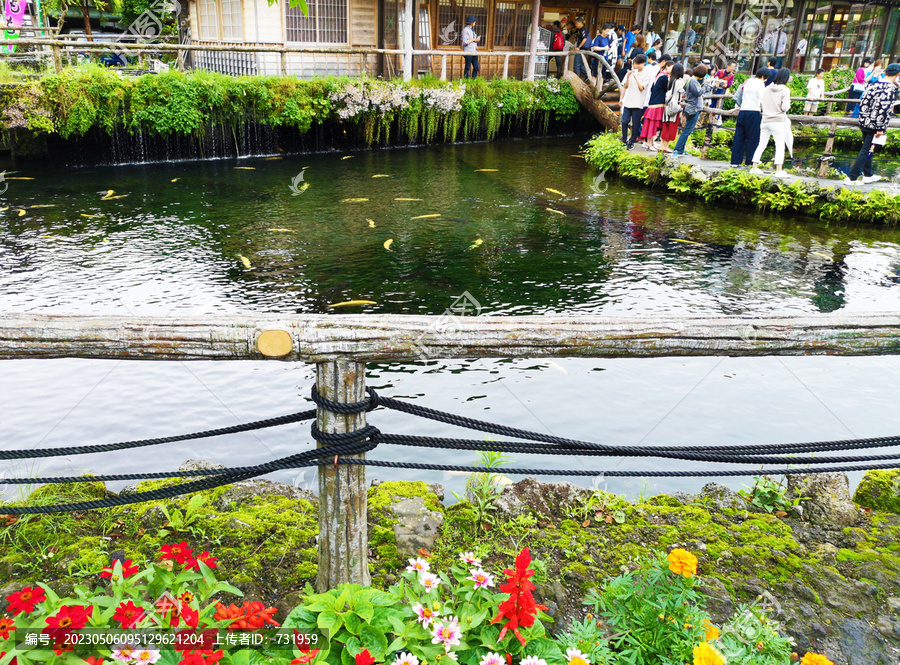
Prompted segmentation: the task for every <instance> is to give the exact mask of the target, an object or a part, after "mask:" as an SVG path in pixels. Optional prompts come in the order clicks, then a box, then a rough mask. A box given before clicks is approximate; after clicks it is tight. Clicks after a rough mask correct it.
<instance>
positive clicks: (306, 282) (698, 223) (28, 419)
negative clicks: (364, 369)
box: [0, 138, 900, 497]
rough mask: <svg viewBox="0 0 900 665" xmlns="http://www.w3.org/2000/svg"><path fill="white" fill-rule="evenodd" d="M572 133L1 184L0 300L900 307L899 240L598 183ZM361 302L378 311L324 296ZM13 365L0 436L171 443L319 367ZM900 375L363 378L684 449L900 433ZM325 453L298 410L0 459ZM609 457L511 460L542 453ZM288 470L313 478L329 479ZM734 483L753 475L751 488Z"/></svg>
mask: <svg viewBox="0 0 900 665" xmlns="http://www.w3.org/2000/svg"><path fill="white" fill-rule="evenodd" d="M579 147H580V139H574V138H573V139H568V138H567V139H559V140H552V141H551V140H541V141H536V140H535V141H495V142H491V143H485V144H470V145H457V146H445V147H430V148H419V149H409V150H400V149H398V150H374V151H368V152H358V153H348V154H325V155H305V156H282V157H280V158H276V159H272V158H265V157H259V158H248V159H242V160H229V161H207V162H181V163H167V164H152V165H133V166H113V167H98V168H93V169H84V170H58V171H55V170H53V169H52V168H41V169H29V168H22V169H21V170H19V172H17V173H11V172H10V170H7V175H8V176H12V177H15V178H33V179H31V180H21V179H11V180H8V184H9V187H8V190H7V191H6V193H5V194H4V195H3V196H2V197H0V199H2V201H3V202H2V204H0V207H5V206H9V209H7V210H5V211H3V212H0V220H2V225H0V311H3V312H29V313H34V314H121V315H126V314H133V315H140V316H177V315H188V314H190V315H196V314H203V313H226V312H282V313H295V312H296V313H329V314H331V315H333V316H340V315H341V314H342V313H343V312H386V313H411V314H441V313H442V312H443V311H444V310H445V309H446V308H447V307H448V306H449V305H450V304H451V303H452V302H453V300H454V298H456V297H457V296H458V295H459V294H461V293H462V292H464V291H467V292H469V293H470V294H471V295H472V297H474V298H475V299H476V300H477V301H478V303H479V304H480V305H481V307H482V313H484V314H497V315H524V314H557V315H570V316H573V317H577V316H579V315H582V314H609V315H632V314H633V315H648V314H678V315H685V314H698V315H723V314H746V315H764V314H802V313H809V312H830V311H836V310H843V311H847V312H854V311H887V310H898V309H900V288H898V281H900V231H897V230H895V229H885V228H871V227H859V226H854V227H841V226H836V225H830V226H829V225H824V224H820V223H817V222H815V221H811V220H797V219H790V218H784V217H775V216H766V215H760V214H757V213H754V212H749V211H741V210H718V209H714V208H710V207H706V206H703V205H700V204H697V203H695V202H684V201H680V200H678V199H677V198H673V197H669V196H666V195H665V194H663V193H658V192H649V193H648V192H646V191H642V190H640V189H638V188H635V187H632V186H629V185H626V184H620V183H615V182H607V181H606V180H605V179H604V178H602V177H600V176H601V174H599V173H597V172H596V171H595V170H593V169H591V168H589V167H586V165H585V163H584V161H583V160H582V159H580V158H579V157H577V153H578V150H579ZM346 157H349V159H348V158H346ZM0 168H2V165H0ZM9 168H10V169H12V167H9ZM301 174H302V178H300V177H299V176H300V175H301ZM373 176H384V177H373ZM305 184H308V185H309V186H308V188H304V185H305ZM109 190H113V193H112V194H108V192H109ZM549 190H557V192H560V193H554V192H552V191H549ZM105 195H108V197H107V198H106V199H105V200H104V198H103V197H104V196H105ZM116 197H121V198H116ZM361 199H365V200H361ZM401 199H412V200H401ZM20 209H22V210H24V211H25V213H24V214H22V215H20V214H19V212H18V210H20ZM388 240H391V241H392V242H391V243H389V244H388V247H387V248H386V247H385V243H386V242H387V241H388ZM354 299H366V300H372V301H375V303H376V304H374V305H367V306H362V307H354V308H339V309H330V308H329V307H328V305H329V304H333V303H337V302H342V301H347V300H354ZM0 369H2V377H3V378H2V380H0V405H2V407H0V447H2V448H7V449H10V448H30V447H57V446H64V445H70V444H72V445H74V444H84V443H100V442H110V441H116V440H123V439H134V438H144V437H151V436H165V435H169V434H174V433H180V432H184V431H193V430H197V429H205V428H208V427H218V426H224V425H229V424H233V423H237V422H246V421H249V420H255V419H259V418H263V417H268V416H273V415H278V414H283V413H289V412H293V411H296V410H300V409H302V408H307V405H308V404H309V401H308V399H307V396H308V393H309V388H310V385H311V383H312V379H313V376H314V371H313V368H312V366H309V365H304V364H299V363H297V364H289V363H280V362H193V363H183V362H132V361H96V360H81V359H69V360H11V361H3V362H2V364H0ZM898 377H900V359H897V358H893V357H876V358H831V357H808V358H794V357H792V358H753V359H748V358H745V359H733V358H690V359H685V358H661V359H654V360H636V359H635V360H631V359H615V360H579V359H559V360H554V361H552V362H550V361H547V360H546V359H542V360H531V361H529V360H477V361H444V360H434V361H430V362H427V363H410V364H403V365H400V364H395V365H379V364H372V365H370V366H369V379H368V381H369V384H370V385H372V386H374V387H376V389H378V390H379V391H380V392H382V393H383V394H386V395H390V396H395V397H401V398H404V399H409V400H414V401H416V402H417V403H420V404H423V405H427V406H432V407H435V408H439V409H447V410H450V411H454V412H457V413H460V414H463V415H468V416H471V417H475V418H481V419H485V420H492V421H496V422H502V423H508V424H512V425H514V426H518V427H525V428H530V429H535V430H538V431H542V432H550V433H553V434H557V435H565V436H571V437H574V438H582V439H590V440H595V441H602V442H607V443H617V444H637V443H646V444H657V445H662V444H670V445H673V446H677V445H689V444H698V443H713V442H715V443H734V444H753V443H755V442H766V443H771V442H779V441H785V442H788V441H800V440H818V439H835V438H848V437H863V436H885V435H889V434H896V433H897V432H898V431H900V414H898V413H897V409H896V407H895V405H894V401H895V400H894V394H895V393H894V386H895V384H896V381H897V379H898ZM372 421H373V422H375V423H376V424H377V425H378V426H379V427H380V428H381V429H382V430H383V431H390V432H397V433H421V434H425V435H433V436H442V435H443V436H470V435H471V434H467V433H466V432H464V431H462V430H454V429H453V428H449V427H446V426H443V425H440V424H438V423H432V422H429V421H424V420H418V419H413V418H411V417H409V416H404V415H402V414H397V413H394V412H390V411H378V412H376V413H375V414H373V415H372ZM474 436H475V437H476V438H477V437H478V435H477V434H475V435H474ZM309 445H310V438H309V431H308V426H307V425H295V426H289V427H281V428H275V429H270V430H262V431H258V432H255V433H250V434H243V435H235V436H230V437H219V438H216V439H208V440H205V441H199V442H187V443H176V444H168V445H165V446H157V447H155V448H151V449H143V450H139V451H125V452H120V453H115V454H104V455H88V456H78V457H72V458H57V459H46V460H38V461H37V462H35V463H31V462H28V463H17V464H14V465H6V466H0V474H6V475H14V476H38V475H53V474H66V475H69V474H72V473H80V472H84V471H94V472H103V473H126V472H140V471H147V470H169V469H176V468H177V467H178V465H179V464H180V463H181V462H183V461H184V460H185V459H188V458H201V459H210V460H214V461H217V462H222V463H224V464H227V465H247V464H253V463H257V462H261V461H265V460H269V459H272V458H275V457H280V456H284V455H288V454H291V453H293V452H296V451H298V450H302V449H305V448H306V447H308V446H309ZM398 454H399V455H403V456H404V457H403V459H406V460H409V461H413V460H420V459H422V455H421V453H420V451H419V450H418V449H406V450H400V451H395V450H386V449H383V450H376V451H375V452H374V453H372V454H371V456H372V457H374V458H380V459H386V458H389V457H390V455H398ZM428 459H429V460H434V461H436V462H442V463H457V464H468V463H470V462H471V461H472V456H471V455H469V454H468V453H458V452H446V453H441V452H437V451H431V450H429V452H428ZM598 463H599V462H598V460H596V459H586V460H577V459H576V460H568V461H567V460H564V459H561V458H551V459H540V458H535V457H533V456H520V457H519V458H517V459H515V464H516V465H517V466H544V467H547V468H601V467H598V466H594V465H596V464H598ZM602 463H603V464H605V465H606V468H607V469H671V468H691V465H690V464H689V463H673V462H662V461H655V460H640V461H632V460H619V459H612V460H604V461H603V462H602ZM713 468H715V467H713ZM720 468H721V467H720ZM369 476H370V478H371V477H377V478H380V479H408V478H421V479H424V480H427V481H429V482H441V483H443V484H444V485H445V486H447V487H448V489H451V490H455V491H457V492H461V491H462V488H463V484H464V481H465V478H464V476H461V475H455V474H448V473H442V472H428V473H423V472H413V471H402V470H388V469H370V470H369ZM859 476H860V474H852V478H851V480H852V481H853V482H856V481H858V478H859ZM271 477H273V478H275V479H278V480H282V481H286V482H293V483H296V484H298V485H306V484H309V483H311V484H312V485H315V483H314V473H313V472H312V471H307V472H305V473H303V472H301V473H295V472H282V473H279V474H275V475H273V476H271ZM550 478H551V479H554V477H550ZM556 479H558V478H556ZM719 480H721V479H719ZM578 482H582V483H584V484H587V485H590V484H591V482H590V480H587V481H585V480H584V479H581V480H579V481H578ZM704 482H706V480H704V479H690V478H688V479H665V480H658V479H647V480H641V479H633V480H624V479H615V478H606V479H602V480H601V481H600V482H599V485H600V486H605V487H606V488H607V489H609V490H610V491H615V492H621V493H625V494H627V495H629V496H631V497H634V496H635V495H637V494H638V493H641V492H643V493H644V494H652V493H657V492H661V491H673V490H683V491H690V492H695V491H698V490H699V488H700V487H701V486H702V485H703V483H704ZM724 482H725V483H726V484H729V485H731V486H732V487H740V486H741V485H742V483H745V482H749V479H728V480H725V481H724ZM122 485H124V483H121V484H119V485H115V486H114V488H119V487H121V486H122ZM448 496H449V494H448Z"/></svg>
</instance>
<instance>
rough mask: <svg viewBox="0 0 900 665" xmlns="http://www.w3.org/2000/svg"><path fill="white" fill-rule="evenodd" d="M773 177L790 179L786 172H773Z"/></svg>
mask: <svg viewBox="0 0 900 665" xmlns="http://www.w3.org/2000/svg"><path fill="white" fill-rule="evenodd" d="M773 175H774V177H776V178H790V177H791V174H790V173H788V172H787V171H775V173H774V174H773Z"/></svg>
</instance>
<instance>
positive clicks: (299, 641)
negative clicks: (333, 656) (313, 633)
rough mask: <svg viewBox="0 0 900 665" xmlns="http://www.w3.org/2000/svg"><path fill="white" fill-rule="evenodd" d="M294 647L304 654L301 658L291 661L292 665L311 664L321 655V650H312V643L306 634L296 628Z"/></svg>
mask: <svg viewBox="0 0 900 665" xmlns="http://www.w3.org/2000/svg"><path fill="white" fill-rule="evenodd" d="M294 646H296V647H297V649H298V650H299V651H300V653H301V654H302V655H301V656H300V657H299V658H294V660H292V661H291V665H306V664H307V663H311V662H312V661H314V660H315V659H316V656H318V655H319V651H321V649H312V648H311V647H312V643H311V642H310V641H309V638H308V637H307V636H306V634H305V633H301V632H300V631H298V630H297V629H296V628H295V629H294Z"/></svg>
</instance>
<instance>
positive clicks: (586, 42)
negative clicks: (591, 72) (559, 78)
mask: <svg viewBox="0 0 900 665" xmlns="http://www.w3.org/2000/svg"><path fill="white" fill-rule="evenodd" d="M574 50H575V51H576V53H575V75H576V76H580V77H581V78H582V79H583V80H587V77H588V76H587V69H585V67H584V60H585V58H584V56H582V55H581V54H580V53H578V52H577V51H590V50H591V38H590V33H589V32H588V29H587V28H586V27H585V25H584V19H583V18H581V17H580V16H579V17H578V18H576V19H575V49H574Z"/></svg>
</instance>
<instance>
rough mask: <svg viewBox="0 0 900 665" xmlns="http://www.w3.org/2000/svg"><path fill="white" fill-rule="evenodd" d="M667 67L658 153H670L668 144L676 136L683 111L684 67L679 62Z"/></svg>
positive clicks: (668, 64) (670, 63)
mask: <svg viewBox="0 0 900 665" xmlns="http://www.w3.org/2000/svg"><path fill="white" fill-rule="evenodd" d="M666 65H667V66H668V67H669V70H668V71H669V88H668V90H666V104H665V108H664V111H663V122H662V131H661V132H660V135H659V139H660V144H659V151H660V152H663V153H671V152H672V151H671V150H669V142H670V141H674V140H675V137H676V136H678V123H679V121H680V120H681V112H682V110H683V109H684V85H685V84H684V65H682V64H681V63H680V62H676V63H672V62H671V61H670V62H668V63H666Z"/></svg>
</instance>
